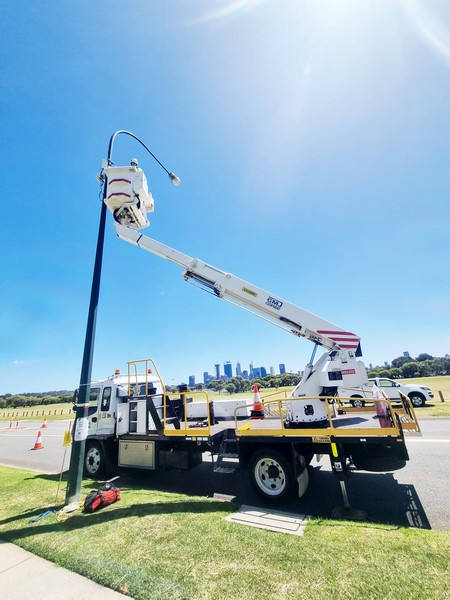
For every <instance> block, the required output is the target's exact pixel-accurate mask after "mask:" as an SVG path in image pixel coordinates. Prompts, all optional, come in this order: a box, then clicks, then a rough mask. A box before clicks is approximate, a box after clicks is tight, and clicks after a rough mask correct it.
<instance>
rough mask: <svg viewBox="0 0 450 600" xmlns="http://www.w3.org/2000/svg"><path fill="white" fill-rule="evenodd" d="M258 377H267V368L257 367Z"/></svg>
mask: <svg viewBox="0 0 450 600" xmlns="http://www.w3.org/2000/svg"><path fill="white" fill-rule="evenodd" d="M259 372H260V373H261V375H260V377H267V370H266V368H265V367H259Z"/></svg>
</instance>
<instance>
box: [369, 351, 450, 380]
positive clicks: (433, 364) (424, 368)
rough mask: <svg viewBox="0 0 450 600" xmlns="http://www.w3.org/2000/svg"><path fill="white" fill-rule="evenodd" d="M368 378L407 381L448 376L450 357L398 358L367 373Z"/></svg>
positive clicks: (421, 355)
mask: <svg viewBox="0 0 450 600" xmlns="http://www.w3.org/2000/svg"><path fill="white" fill-rule="evenodd" d="M368 375H369V377H389V378H391V379H400V378H401V379H409V378H410V377H433V376H436V375H450V356H449V355H448V354H446V355H445V356H443V357H433V356H431V355H430V354H426V353H423V354H419V356H417V357H416V358H411V357H409V356H399V357H398V358H394V360H393V361H392V362H391V364H390V365H389V366H386V365H385V366H384V367H375V368H373V369H370V370H369V372H368Z"/></svg>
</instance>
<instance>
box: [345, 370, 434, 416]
mask: <svg viewBox="0 0 450 600" xmlns="http://www.w3.org/2000/svg"><path fill="white" fill-rule="evenodd" d="M374 385H376V386H378V387H379V388H380V389H381V390H383V392H384V393H385V394H386V395H387V396H388V398H390V399H391V400H393V401H394V402H395V401H397V400H398V401H400V392H402V393H403V394H405V396H408V398H409V399H410V400H411V403H412V405H413V406H414V407H415V408H417V407H419V406H425V402H426V401H427V400H432V399H433V397H434V396H433V392H432V391H431V390H430V388H429V387H427V386H425V385H417V384H416V385H414V384H403V383H399V382H398V381H393V380H392V379H388V378H387V377H374V378H373V379H369V383H368V384H367V385H364V386H362V387H360V388H339V390H338V394H339V396H340V397H341V398H351V400H350V402H351V404H352V405H353V406H357V407H361V406H364V405H365V402H364V400H363V398H372V397H373V389H372V388H373V386H374Z"/></svg>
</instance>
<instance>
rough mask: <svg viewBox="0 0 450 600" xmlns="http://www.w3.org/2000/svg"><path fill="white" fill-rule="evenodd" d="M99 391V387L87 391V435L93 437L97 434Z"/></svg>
mask: <svg viewBox="0 0 450 600" xmlns="http://www.w3.org/2000/svg"><path fill="white" fill-rule="evenodd" d="M100 389H101V388H99V387H91V389H90V391H89V409H88V419H89V435H95V433H97V427H98V412H99V411H98V399H99V397H100Z"/></svg>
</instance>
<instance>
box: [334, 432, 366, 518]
mask: <svg viewBox="0 0 450 600" xmlns="http://www.w3.org/2000/svg"><path fill="white" fill-rule="evenodd" d="M330 461H331V468H332V469H333V473H334V474H335V475H336V477H337V478H338V479H339V483H340V485H341V493H342V499H343V501H344V506H335V507H334V508H333V512H332V514H331V516H332V518H333V519H348V520H350V521H365V520H367V514H366V512H365V511H363V510H360V509H357V508H352V507H351V506H350V502H349V500H348V494H347V486H346V485H345V481H346V479H347V477H348V475H347V465H346V457H345V455H344V454H343V452H342V449H341V448H340V447H338V445H337V444H336V443H335V442H334V441H332V442H331V454H330Z"/></svg>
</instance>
